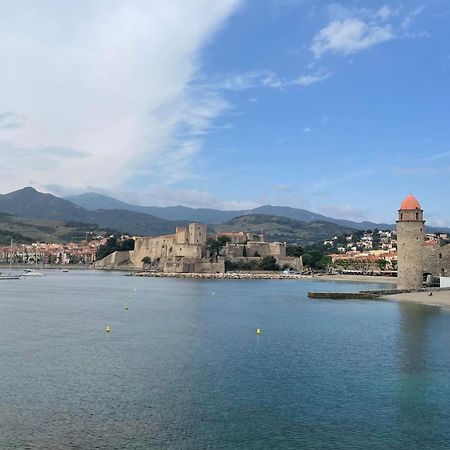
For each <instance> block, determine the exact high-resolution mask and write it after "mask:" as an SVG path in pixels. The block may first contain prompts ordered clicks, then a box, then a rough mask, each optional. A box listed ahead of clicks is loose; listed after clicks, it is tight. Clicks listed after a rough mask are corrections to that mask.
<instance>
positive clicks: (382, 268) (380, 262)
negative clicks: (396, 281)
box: [377, 259, 388, 270]
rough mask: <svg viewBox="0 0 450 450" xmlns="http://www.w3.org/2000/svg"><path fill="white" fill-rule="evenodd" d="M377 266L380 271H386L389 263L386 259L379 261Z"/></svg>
mask: <svg viewBox="0 0 450 450" xmlns="http://www.w3.org/2000/svg"><path fill="white" fill-rule="evenodd" d="M377 264H378V267H379V268H380V270H385V269H386V266H387V264H388V262H387V261H386V260H385V259H379V260H378V262H377Z"/></svg>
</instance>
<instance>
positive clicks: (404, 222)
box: [397, 195, 425, 289]
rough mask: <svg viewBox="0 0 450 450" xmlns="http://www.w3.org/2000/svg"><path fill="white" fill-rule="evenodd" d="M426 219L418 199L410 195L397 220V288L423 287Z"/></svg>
mask: <svg viewBox="0 0 450 450" xmlns="http://www.w3.org/2000/svg"><path fill="white" fill-rule="evenodd" d="M424 241H425V221H424V220H423V210H422V208H421V207H420V203H419V202H418V201H417V199H416V198H415V197H414V196H412V195H409V196H408V197H406V198H405V200H403V202H402V204H401V205H400V209H399V210H398V220H397V288H398V289H421V288H422V287H423V244H424Z"/></svg>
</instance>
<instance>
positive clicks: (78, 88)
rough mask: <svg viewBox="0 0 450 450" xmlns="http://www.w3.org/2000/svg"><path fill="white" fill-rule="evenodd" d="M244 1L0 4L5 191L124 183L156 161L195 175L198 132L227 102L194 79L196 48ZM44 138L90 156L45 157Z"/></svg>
mask: <svg viewBox="0 0 450 450" xmlns="http://www.w3.org/2000/svg"><path fill="white" fill-rule="evenodd" d="M238 4H239V0H216V1H214V2H210V1H209V0H199V1H196V2H191V1H190V0H174V1H171V2H167V1H165V0H152V1H151V2H149V1H146V0H134V1H132V2H123V1H120V0H85V1H83V2H75V3H70V2H50V1H47V0H44V1H40V2H36V1H34V0H24V1H23V2H19V3H18V2H16V1H14V0H5V1H3V2H1V3H0V60H2V61H8V64H3V65H2V70H1V71H0V94H1V98H2V109H3V110H4V111H7V112H6V113H5V112H4V113H2V114H3V115H0V140H2V141H5V140H7V141H8V146H5V145H3V150H2V151H1V152H0V189H1V190H7V189H10V188H16V187H21V186H23V185H24V184H28V182H29V181H30V180H34V181H35V182H36V183H40V184H46V183H64V184H65V185H67V186H69V187H70V186H72V187H83V186H87V185H93V184H94V185H96V186H99V187H101V186H103V187H111V186H118V185H120V184H121V183H124V182H125V181H126V180H127V179H128V178H129V177H130V176H132V175H133V174H134V173H135V171H136V170H137V169H138V168H139V169H147V170H150V171H152V170H153V169H152V168H153V167H158V174H157V175H158V177H159V179H170V178H172V177H174V176H175V175H174V174H176V172H178V174H177V176H182V175H181V174H183V173H184V174H188V172H189V164H188V163H189V161H191V160H192V157H193V156H194V155H195V154H196V153H197V152H198V151H199V150H200V149H201V136H202V135H203V134H204V133H205V132H207V131H209V130H210V128H211V127H213V126H214V119H215V118H216V117H217V116H218V115H220V114H221V113H223V111H224V110H226V109H227V108H228V107H229V105H228V104H227V103H226V102H225V101H224V100H223V99H222V98H221V97H220V96H218V95H216V94H214V93H211V92H210V91H206V92H203V91H198V90H196V89H195V88H194V87H193V85H192V81H193V80H194V79H195V77H196V74H197V73H198V70H199V61H198V60H199V53H200V51H201V50H202V48H203V47H204V46H205V45H206V44H208V43H209V41H210V38H211V36H212V34H213V33H214V32H216V31H217V30H218V29H219V27H220V26H221V25H222V24H223V22H224V21H225V20H226V19H227V18H228V17H229V16H230V14H231V13H232V12H233V11H234V10H235V9H236V8H237V6H238ZM10 111H14V113H10ZM5 114H6V116H5ZM11 114H14V115H15V119H17V118H24V117H26V119H27V120H26V121H24V120H19V121H17V120H15V119H14V117H13V116H12V115H11ZM5 124H6V126H5ZM17 125H19V126H17ZM5 133H7V136H6V134H5ZM48 147H52V148H54V149H63V148H64V149H72V150H73V151H74V152H81V154H83V157H73V158H71V159H70V163H69V162H66V163H64V164H62V163H61V162H59V163H58V164H56V163H54V164H50V165H49V166H47V167H45V164H41V163H42V161H46V160H48V155H47V156H46V157H45V158H47V159H45V158H44V157H43V155H42V151H41V150H42V149H43V148H48ZM8 148H9V149H10V152H13V149H21V150H20V151H22V154H24V153H23V149H28V153H27V161H29V162H30V163H29V164H26V165H25V166H24V165H21V164H20V161H18V160H17V158H16V159H14V158H11V157H10V154H9V153H8V151H7V149H8ZM58 151H59V152H60V153H61V155H62V154H63V153H64V152H63V151H61V150H58ZM65 156H67V154H66V155H65ZM62 157H64V155H62ZM55 159H61V158H57V157H56V156H55V155H53V156H52V161H55ZM33 160H34V161H35V163H36V164H32V163H31V161H33ZM163 160H165V161H168V162H171V163H173V165H172V166H171V165H170V164H168V165H163V164H160V161H163ZM15 161H16V162H15ZM43 166H44V167H43Z"/></svg>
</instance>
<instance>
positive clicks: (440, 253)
mask: <svg viewBox="0 0 450 450" xmlns="http://www.w3.org/2000/svg"><path fill="white" fill-rule="evenodd" d="M423 271H424V273H431V274H432V275H433V276H435V277H449V276H450V244H448V245H444V246H443V247H438V248H436V249H427V248H425V249H424V252H423Z"/></svg>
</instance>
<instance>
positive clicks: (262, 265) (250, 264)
mask: <svg viewBox="0 0 450 450" xmlns="http://www.w3.org/2000/svg"><path fill="white" fill-rule="evenodd" d="M225 270H227V271H232V270H245V271H252V270H271V271H276V270H280V266H279V265H278V264H277V260H276V259H275V258H274V257H273V256H265V257H264V258H263V259H262V260H257V259H247V260H241V261H225Z"/></svg>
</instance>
